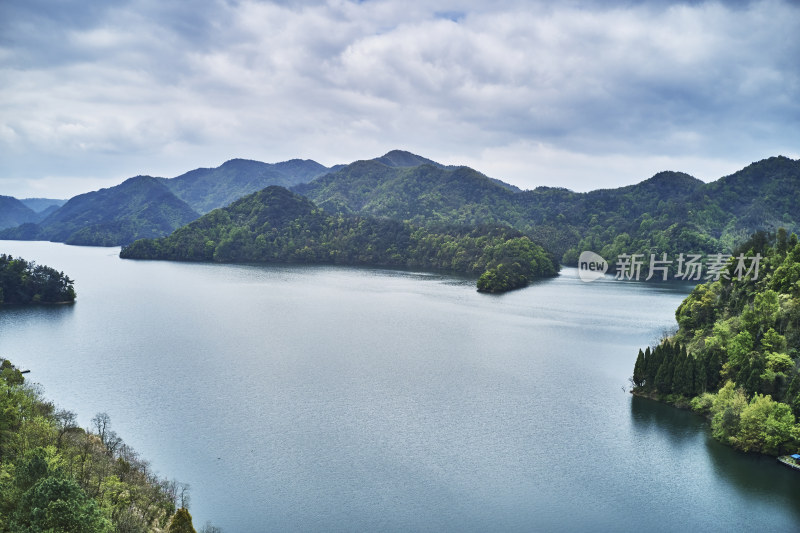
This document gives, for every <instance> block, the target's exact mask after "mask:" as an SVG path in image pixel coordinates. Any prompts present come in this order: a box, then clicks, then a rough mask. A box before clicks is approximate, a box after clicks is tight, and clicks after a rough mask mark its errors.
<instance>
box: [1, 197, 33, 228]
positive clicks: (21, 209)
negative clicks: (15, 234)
mask: <svg viewBox="0 0 800 533" xmlns="http://www.w3.org/2000/svg"><path fill="white" fill-rule="evenodd" d="M37 220H39V217H38V215H37V214H36V212H35V211H34V210H33V209H31V208H29V207H28V206H26V205H25V204H23V203H22V202H20V201H19V200H17V199H16V198H14V197H12V196H0V229H3V228H13V227H14V226H19V225H20V224H25V223H26V222H35V221H37Z"/></svg>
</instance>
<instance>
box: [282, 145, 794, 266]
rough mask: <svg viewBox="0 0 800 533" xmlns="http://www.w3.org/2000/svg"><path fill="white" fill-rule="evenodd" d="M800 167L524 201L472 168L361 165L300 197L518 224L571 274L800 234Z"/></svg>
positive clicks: (403, 214)
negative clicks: (773, 234)
mask: <svg viewBox="0 0 800 533" xmlns="http://www.w3.org/2000/svg"><path fill="white" fill-rule="evenodd" d="M798 183H800V161H795V160H791V159H788V158H786V157H773V158H769V159H765V160H763V161H759V162H757V163H753V164H752V165H749V166H748V167H747V168H745V169H743V170H741V171H739V172H737V173H735V174H732V175H730V176H726V177H723V178H720V179H719V180H717V181H715V182H712V183H709V184H705V183H703V182H702V181H700V180H698V179H696V178H693V177H692V176H689V175H687V174H684V173H680V172H660V173H658V174H656V175H655V176H653V177H651V178H650V179H647V180H645V181H643V182H641V183H638V184H636V185H630V186H627V187H621V188H618V189H603V190H595V191H591V192H588V193H575V192H572V191H569V190H566V189H561V188H552V187H539V188H537V189H534V190H532V191H524V192H515V191H513V190H510V189H508V188H507V187H503V186H502V185H501V184H499V183H497V182H496V181H494V180H492V179H490V178H488V177H486V176H484V175H483V174H480V173H479V172H477V171H475V170H472V169H469V168H467V167H455V168H453V167H442V166H440V165H430V164H424V165H420V166H415V167H396V166H389V165H386V164H383V163H382V162H381V160H380V158H379V159H375V160H371V161H358V162H356V163H353V164H351V165H348V166H345V167H342V168H340V169H338V170H337V171H335V172H332V173H330V174H327V175H324V176H322V177H320V178H317V179H316V180H314V181H312V182H311V183H308V184H304V185H300V186H297V187H295V188H294V190H295V191H297V192H300V193H301V194H304V195H307V196H308V197H309V198H311V199H312V200H313V201H314V202H316V203H317V204H318V205H320V206H321V207H323V208H325V209H326V210H329V211H334V212H340V213H355V214H362V215H371V216H383V217H390V218H394V219H398V220H410V221H412V222H414V223H416V224H426V223H429V222H431V221H435V222H441V221H446V222H453V223H459V224H473V225H474V224H482V223H495V224H497V223H499V224H508V225H510V226H512V227H514V228H517V229H519V230H520V231H523V232H524V233H526V234H527V235H529V236H531V237H532V238H533V239H534V240H535V241H536V242H538V243H540V244H542V245H543V246H544V247H545V248H546V249H549V250H551V251H552V252H554V253H555V254H556V256H557V257H558V258H559V259H560V260H562V261H563V262H565V263H567V264H571V263H574V262H575V261H576V260H577V256H578V254H579V253H580V252H581V251H583V250H594V251H596V252H598V253H600V254H601V255H603V256H604V257H606V258H611V257H615V256H616V255H618V254H620V253H629V254H632V253H645V254H646V255H647V256H649V254H650V253H653V252H667V253H669V254H673V253H680V252H687V253H688V252H706V253H718V252H730V250H731V249H733V247H734V246H735V245H736V244H737V243H740V242H742V241H744V240H746V238H747V236H749V235H750V234H752V233H753V232H754V231H757V230H760V229H764V230H772V231H774V230H775V229H776V228H777V227H779V226H783V227H786V228H789V229H790V230H795V229H800V197H798V195H800V188H799V187H797V184H798Z"/></svg>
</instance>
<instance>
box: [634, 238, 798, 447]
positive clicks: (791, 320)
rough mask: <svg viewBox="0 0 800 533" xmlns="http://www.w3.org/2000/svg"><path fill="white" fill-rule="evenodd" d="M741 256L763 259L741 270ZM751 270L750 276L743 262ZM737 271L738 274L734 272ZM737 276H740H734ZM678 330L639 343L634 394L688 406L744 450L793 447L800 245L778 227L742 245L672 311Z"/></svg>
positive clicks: (720, 435) (716, 434)
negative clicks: (653, 342)
mask: <svg viewBox="0 0 800 533" xmlns="http://www.w3.org/2000/svg"><path fill="white" fill-rule="evenodd" d="M739 254H742V255H743V256H744V257H745V258H753V257H756V256H757V255H759V256H760V258H761V259H760V261H759V264H758V272H757V274H756V271H755V267H754V265H752V260H749V261H748V260H745V261H744V263H743V265H741V266H743V267H744V268H743V269H741V268H740V261H739V260H738V256H739ZM751 267H753V270H750V272H749V273H747V271H748V269H750V268H751ZM740 274H742V275H741V276H740ZM740 277H741V279H740ZM675 317H676V319H677V321H678V324H679V329H678V331H677V333H676V334H675V335H674V336H672V337H671V338H670V339H666V340H664V341H663V342H662V343H661V344H659V345H658V346H656V347H654V348H653V349H652V350H651V349H650V348H647V350H646V351H644V352H642V351H641V350H640V352H639V356H638V357H637V360H636V364H635V366H634V371H633V378H632V379H633V383H634V392H635V393H636V394H642V395H646V396H650V397H653V398H657V399H662V400H665V401H668V402H671V403H676V404H679V405H689V404H691V406H692V408H693V409H695V410H696V411H698V412H701V413H704V414H707V415H708V416H709V417H710V418H711V428H712V433H713V435H714V437H716V438H717V439H719V440H721V441H722V442H724V443H726V444H729V445H731V446H734V447H736V448H738V449H741V450H743V451H748V452H761V453H767V454H772V455H778V454H780V453H784V452H791V453H796V451H797V449H798V447H800V425H798V424H797V420H798V417H800V371H798V363H800V243H799V242H798V238H797V236H796V235H795V234H792V235H791V236H788V237H787V233H786V231H785V230H783V229H780V230H779V231H778V232H777V235H776V237H775V238H773V239H771V240H770V239H768V238H767V236H766V235H765V234H763V233H759V234H756V235H755V236H754V237H753V238H752V239H750V240H749V241H748V242H747V243H745V244H744V245H743V246H742V247H741V248H739V249H738V250H737V251H736V253H735V254H734V257H733V258H732V259H731V260H730V262H729V264H728V266H727V268H726V270H725V273H724V274H723V275H722V276H721V277H720V279H719V280H717V281H713V282H710V283H705V284H702V285H698V286H697V287H696V288H695V289H694V290H693V291H692V293H691V294H690V295H689V296H688V297H687V298H686V300H684V301H683V303H682V304H681V305H680V307H678V310H677V311H676V313H675Z"/></svg>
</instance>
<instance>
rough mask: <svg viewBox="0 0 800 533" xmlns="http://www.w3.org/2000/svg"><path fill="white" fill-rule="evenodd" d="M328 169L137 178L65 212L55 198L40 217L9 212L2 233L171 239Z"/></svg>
mask: <svg viewBox="0 0 800 533" xmlns="http://www.w3.org/2000/svg"><path fill="white" fill-rule="evenodd" d="M327 171H328V169H327V168H326V167H324V166H322V165H320V164H319V163H317V162H315V161H310V160H300V159H292V160H290V161H284V162H281V163H274V164H269V163H261V162H258V161H249V160H245V159H232V160H230V161H227V162H225V163H223V164H222V165H220V166H219V167H217V168H198V169H195V170H192V171H189V172H187V173H185V174H182V175H180V176H178V177H176V178H172V179H166V178H152V177H149V176H137V177H136V178H130V179H129V180H127V181H125V182H124V183H122V184H120V185H117V186H116V187H109V188H107V189H101V190H100V191H95V192H90V193H86V194H82V195H79V196H76V197H74V198H72V199H71V200H69V201H66V203H65V204H64V205H63V206H62V207H60V208H55V207H54V205H52V204H53V203H57V202H59V201H58V200H50V201H49V202H50V203H51V205H50V207H48V208H47V209H45V211H43V212H42V213H41V214H39V215H36V213H32V212H31V213H28V211H19V212H17V211H12V209H10V208H9V209H8V212H9V213H16V214H15V216H14V218H11V216H9V217H8V220H9V221H8V223H7V225H6V226H4V227H5V228H10V229H6V230H4V231H0V238H3V239H19V240H50V241H56V242H66V243H68V244H81V245H90V246H117V245H122V244H128V243H131V242H133V241H135V240H136V239H142V238H148V237H160V236H163V235H168V234H169V233H171V232H172V231H173V230H174V229H176V228H178V227H180V226H182V225H184V224H186V223H188V222H191V221H192V220H195V219H196V218H198V217H199V216H200V215H201V214H203V213H205V212H207V211H210V210H212V209H216V208H219V207H224V206H225V205H227V204H229V203H230V202H232V201H234V200H236V199H238V198H240V197H242V196H245V195H247V194H250V193H253V192H255V191H258V190H260V189H263V188H264V187H267V186H269V185H274V184H283V185H287V186H289V185H294V184H297V183H301V182H302V181H304V180H309V179H312V178H313V177H315V176H317V175H320V174H321V173H325V172H327ZM8 198H10V197H8ZM14 201H15V202H17V203H19V201H18V200H15V199H14ZM41 203H42V202H39V204H41ZM9 205H12V203H9ZM13 205H15V206H16V204H13ZM20 205H21V204H20ZM22 207H24V206H22ZM15 209H19V206H16V207H15ZM26 209H27V208H26ZM0 212H2V211H0ZM20 224H22V225H20ZM15 226H18V227H15ZM2 228H3V226H0V229H2Z"/></svg>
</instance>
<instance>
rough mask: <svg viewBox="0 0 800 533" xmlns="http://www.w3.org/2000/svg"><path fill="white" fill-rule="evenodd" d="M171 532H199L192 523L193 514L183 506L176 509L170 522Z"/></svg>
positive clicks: (169, 530)
mask: <svg viewBox="0 0 800 533" xmlns="http://www.w3.org/2000/svg"><path fill="white" fill-rule="evenodd" d="M167 531H168V532H169V533H197V531H196V530H195V529H194V525H192V515H190V514H189V511H188V510H187V509H184V508H183V507H181V508H180V509H178V510H177V511H175V515H174V516H173V517H172V520H170V522H169V528H168V529H167Z"/></svg>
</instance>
